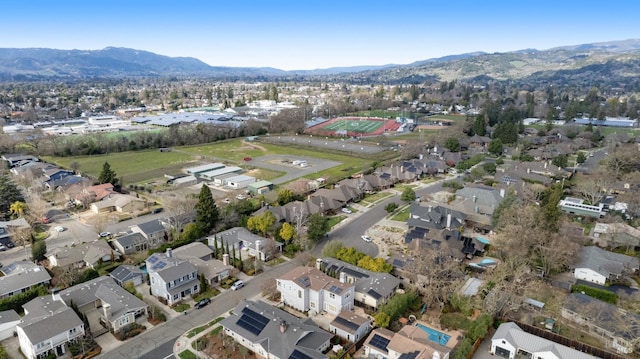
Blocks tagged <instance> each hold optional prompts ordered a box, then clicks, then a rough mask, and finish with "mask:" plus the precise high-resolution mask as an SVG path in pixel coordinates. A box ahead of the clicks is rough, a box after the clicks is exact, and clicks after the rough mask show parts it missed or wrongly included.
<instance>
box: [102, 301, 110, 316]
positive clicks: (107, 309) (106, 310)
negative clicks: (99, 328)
mask: <svg viewBox="0 0 640 359" xmlns="http://www.w3.org/2000/svg"><path fill="white" fill-rule="evenodd" d="M102 310H103V312H104V317H105V318H107V320H109V319H111V304H108V303H104V302H103V303H102Z"/></svg>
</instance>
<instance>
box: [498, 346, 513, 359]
mask: <svg viewBox="0 0 640 359" xmlns="http://www.w3.org/2000/svg"><path fill="white" fill-rule="evenodd" d="M496 355H498V356H501V357H503V358H508V357H509V355H511V352H510V351H509V350H508V349H505V348H500V347H498V346H496Z"/></svg>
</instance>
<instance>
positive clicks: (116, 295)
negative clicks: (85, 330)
mask: <svg viewBox="0 0 640 359" xmlns="http://www.w3.org/2000/svg"><path fill="white" fill-rule="evenodd" d="M96 297H97V298H98V299H100V300H101V301H102V303H103V305H105V304H109V305H110V306H111V318H108V319H109V320H113V319H115V318H119V317H121V316H123V315H124V314H127V313H130V312H136V311H138V310H141V309H143V308H146V307H148V305H147V303H145V302H143V301H142V300H140V299H138V297H136V296H135V295H133V294H131V293H129V292H127V291H126V290H125V289H124V288H122V287H120V286H119V285H117V284H116V283H115V282H113V280H111V282H106V283H103V284H101V285H100V286H99V287H98V290H97V291H96Z"/></svg>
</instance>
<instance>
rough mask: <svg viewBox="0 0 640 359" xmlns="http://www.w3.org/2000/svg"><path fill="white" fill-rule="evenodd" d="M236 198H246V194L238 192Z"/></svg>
mask: <svg viewBox="0 0 640 359" xmlns="http://www.w3.org/2000/svg"><path fill="white" fill-rule="evenodd" d="M236 198H237V199H240V200H242V199H245V198H247V196H245V195H243V194H239V195H237V196H236Z"/></svg>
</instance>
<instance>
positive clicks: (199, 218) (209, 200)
mask: <svg viewBox="0 0 640 359" xmlns="http://www.w3.org/2000/svg"><path fill="white" fill-rule="evenodd" d="M218 216H219V212H218V207H217V206H216V202H215V201H214V200H213V196H212V195H211V190H210V189H209V186H207V185H206V184H203V185H202V189H201V190H200V194H199V195H198V203H196V226H197V228H198V232H199V234H200V235H201V236H205V235H207V234H209V232H211V230H212V229H214V228H215V227H216V224H217V223H218Z"/></svg>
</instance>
